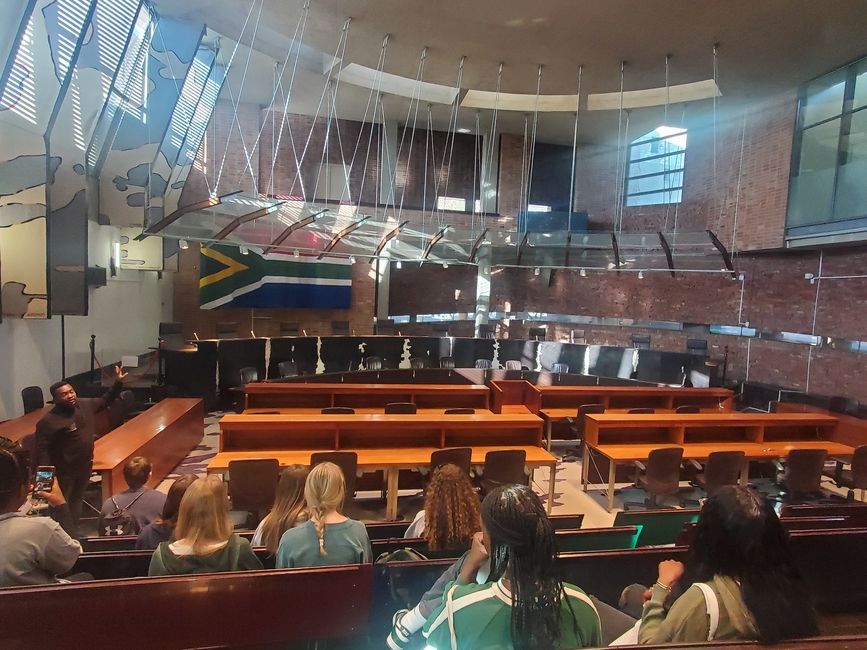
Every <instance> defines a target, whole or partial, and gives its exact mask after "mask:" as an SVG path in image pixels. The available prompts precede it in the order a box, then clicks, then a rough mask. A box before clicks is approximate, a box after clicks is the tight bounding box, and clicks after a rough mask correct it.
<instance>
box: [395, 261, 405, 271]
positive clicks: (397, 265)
mask: <svg viewBox="0 0 867 650" xmlns="http://www.w3.org/2000/svg"><path fill="white" fill-rule="evenodd" d="M394 266H395V268H398V269H402V268H403V264H401V262H400V260H398V261H397V264H395V265H394Z"/></svg>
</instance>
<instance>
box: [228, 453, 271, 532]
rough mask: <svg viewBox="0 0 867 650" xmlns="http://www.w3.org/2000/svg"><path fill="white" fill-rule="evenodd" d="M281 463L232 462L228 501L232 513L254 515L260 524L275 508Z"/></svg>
mask: <svg viewBox="0 0 867 650" xmlns="http://www.w3.org/2000/svg"><path fill="white" fill-rule="evenodd" d="M279 476H280V463H279V462H278V461H277V459H276V458H250V459H244V460H230V461H229V499H231V501H232V510H243V511H246V512H250V513H252V514H253V518H254V519H255V520H256V521H257V522H258V521H259V520H260V519H261V518H262V517H263V516H264V515H265V514H266V513H267V512H268V509H269V508H270V507H271V506H272V505H273V504H274V495H275V494H276V492H277V481H278V479H279Z"/></svg>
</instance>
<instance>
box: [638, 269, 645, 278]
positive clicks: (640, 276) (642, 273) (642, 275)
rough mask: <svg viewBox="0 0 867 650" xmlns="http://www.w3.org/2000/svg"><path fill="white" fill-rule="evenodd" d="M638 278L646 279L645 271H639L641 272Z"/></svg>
mask: <svg viewBox="0 0 867 650" xmlns="http://www.w3.org/2000/svg"><path fill="white" fill-rule="evenodd" d="M638 279H639V280H643V279H644V271H639V272H638Z"/></svg>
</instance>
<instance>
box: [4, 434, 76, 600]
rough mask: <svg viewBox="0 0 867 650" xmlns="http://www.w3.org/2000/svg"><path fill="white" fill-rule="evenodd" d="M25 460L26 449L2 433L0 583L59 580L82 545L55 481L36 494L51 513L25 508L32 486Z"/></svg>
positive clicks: (41, 582) (35, 583)
mask: <svg viewBox="0 0 867 650" xmlns="http://www.w3.org/2000/svg"><path fill="white" fill-rule="evenodd" d="M27 465H28V464H27V454H26V452H25V451H24V450H23V449H22V448H21V447H20V446H19V445H17V444H15V443H13V442H12V441H11V440H9V439H7V438H0V587H12V586H16V585H39V584H48V583H52V582H57V577H56V576H58V575H60V574H63V573H66V572H67V571H69V570H70V569H71V568H72V565H73V564H75V561H76V560H77V559H78V556H79V555H81V545H80V544H79V543H78V541H77V540H75V539H73V538H71V537H70V536H69V535H68V534H67V532H66V530H64V528H67V529H69V530H71V528H72V517H71V515H70V513H69V507H68V506H67V504H66V500H65V499H64V498H63V492H62V491H61V489H60V484H59V483H58V482H57V481H55V482H54V486H53V488H52V489H51V491H50V492H39V493H37V494H36V495H35V496H37V497H39V498H42V499H45V501H47V502H48V504H49V505H50V506H51V514H52V517H53V518H49V517H29V516H26V515H25V514H24V513H22V512H21V510H22V506H24V504H25V502H26V501H27V493H28V491H29V488H30V474H29V468H28V466H27ZM55 519H56V520H55ZM61 524H64V525H63V526H62V525H61Z"/></svg>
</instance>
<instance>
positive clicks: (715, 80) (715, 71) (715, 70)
mask: <svg viewBox="0 0 867 650" xmlns="http://www.w3.org/2000/svg"><path fill="white" fill-rule="evenodd" d="M717 47H719V43H714V44H713V83H714V86H715V88H714V93H713V189H714V196H717V193H716V189H717V176H716V174H717V167H716V136H717V133H716V126H717V90H716V89H717V88H719V69H718V68H717Z"/></svg>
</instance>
